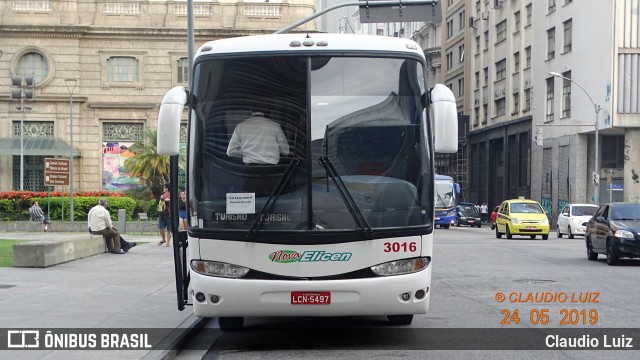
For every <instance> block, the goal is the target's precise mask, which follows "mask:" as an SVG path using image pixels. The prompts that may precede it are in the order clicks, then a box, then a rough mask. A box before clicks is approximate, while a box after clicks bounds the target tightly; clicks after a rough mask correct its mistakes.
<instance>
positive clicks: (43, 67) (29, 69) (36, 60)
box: [16, 51, 49, 84]
mask: <svg viewBox="0 0 640 360" xmlns="http://www.w3.org/2000/svg"><path fill="white" fill-rule="evenodd" d="M17 65H18V66H17V69H16V75H21V76H32V75H33V81H34V83H36V84H39V83H41V82H42V81H43V80H45V79H46V78H47V76H49V62H48V61H47V58H45V57H44V55H42V54H40V53H38V52H34V51H32V52H28V53H26V54H24V55H22V56H20V58H19V59H18V64H17Z"/></svg>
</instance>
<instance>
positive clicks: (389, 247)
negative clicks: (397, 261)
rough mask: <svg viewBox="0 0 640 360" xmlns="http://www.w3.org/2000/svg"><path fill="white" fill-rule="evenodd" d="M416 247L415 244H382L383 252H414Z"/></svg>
mask: <svg viewBox="0 0 640 360" xmlns="http://www.w3.org/2000/svg"><path fill="white" fill-rule="evenodd" d="M416 250H418V246H417V245H416V243H415V242H410V243H406V242H402V243H400V242H386V243H384V252H407V251H408V252H415V251H416Z"/></svg>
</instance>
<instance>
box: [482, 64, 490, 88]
mask: <svg viewBox="0 0 640 360" xmlns="http://www.w3.org/2000/svg"><path fill="white" fill-rule="evenodd" d="M483 72H484V86H487V85H489V68H488V67H486V68H484V69H483Z"/></svg>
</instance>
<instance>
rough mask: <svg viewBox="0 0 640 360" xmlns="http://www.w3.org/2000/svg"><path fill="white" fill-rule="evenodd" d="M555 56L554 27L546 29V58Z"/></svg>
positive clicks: (549, 58)
mask: <svg viewBox="0 0 640 360" xmlns="http://www.w3.org/2000/svg"><path fill="white" fill-rule="evenodd" d="M555 56H556V28H554V27H553V28H551V29H549V30H547V60H551V59H553V58H554V57H555Z"/></svg>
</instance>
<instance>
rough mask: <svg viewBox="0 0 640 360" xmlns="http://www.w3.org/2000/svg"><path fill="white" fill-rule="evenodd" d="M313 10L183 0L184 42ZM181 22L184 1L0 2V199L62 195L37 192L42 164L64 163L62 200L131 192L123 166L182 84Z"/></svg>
mask: <svg viewBox="0 0 640 360" xmlns="http://www.w3.org/2000/svg"><path fill="white" fill-rule="evenodd" d="M314 11H315V7H314V1H313V0H280V1H279V0H271V1H270V2H268V3H265V2H264V1H255V0H254V1H250V0H244V1H242V0H239V1H227V0H214V1H211V0H195V1H194V7H193V13H194V18H195V22H194V25H195V26H194V27H195V43H196V44H195V45H196V48H197V47H198V46H200V45H201V44H203V43H204V42H206V41H210V40H215V39H220V38H227V37H234V36H245V35H257V34H267V33H272V32H274V31H276V30H278V29H280V28H283V27H285V26H287V25H289V24H291V23H293V22H295V21H297V20H299V19H301V18H304V17H306V16H308V15H311V14H313V12H314ZM186 14H187V5H186V1H184V0H183V1H171V0H169V1H167V0H141V1H140V0H6V1H2V2H0V38H1V39H2V41H1V42H0V88H4V89H5V90H4V91H0V168H1V169H3V171H2V172H0V191H7V190H11V189H20V187H21V185H22V187H23V188H24V190H35V191H45V190H60V191H68V190H69V188H68V187H66V186H55V187H47V186H45V182H44V159H45V158H47V157H62V158H73V164H74V169H75V171H74V177H73V184H74V191H95V190H101V189H105V190H119V189H120V190H121V189H126V188H128V187H130V186H135V185H137V184H139V182H140V179H136V178H135V177H133V176H131V175H130V174H127V172H126V170H125V169H124V166H123V164H124V162H125V161H126V159H127V158H128V157H130V156H132V154H131V153H130V152H128V147H129V146H130V145H131V144H133V143H134V142H136V141H141V140H143V134H144V130H145V129H148V128H155V127H156V124H157V116H158V104H159V103H160V101H161V100H162V97H163V95H164V93H165V92H166V91H167V90H168V89H170V88H171V87H173V86H176V85H185V86H186V85H187V80H188V72H187V68H188V61H187V56H188V54H187V31H186V29H187V17H186ZM300 29H302V30H315V25H314V23H309V24H306V25H304V26H302V27H301V28H300ZM12 78H13V79H12ZM30 78H33V85H32V84H31V82H29V81H28V80H29V79H30ZM12 80H14V81H13V82H12ZM15 81H17V82H15ZM31 92H33V93H34V94H35V99H34V100H31V99H30V98H29V96H28V95H29V94H31ZM23 95H27V96H25V97H22V96H23ZM185 121H186V112H185Z"/></svg>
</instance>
